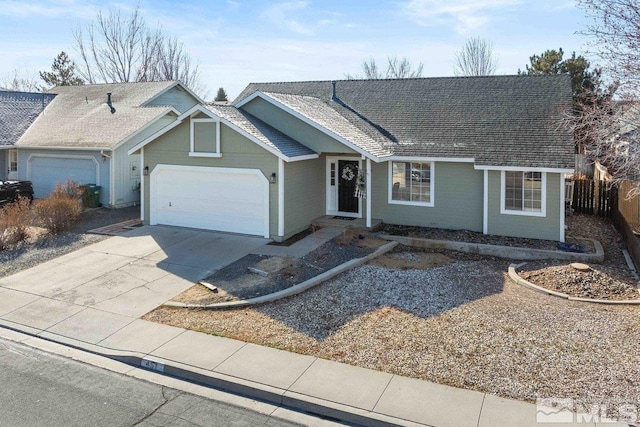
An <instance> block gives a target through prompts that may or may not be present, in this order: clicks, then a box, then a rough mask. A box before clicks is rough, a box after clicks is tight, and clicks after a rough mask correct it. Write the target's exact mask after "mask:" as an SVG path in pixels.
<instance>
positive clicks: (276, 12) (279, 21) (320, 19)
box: [261, 0, 335, 36]
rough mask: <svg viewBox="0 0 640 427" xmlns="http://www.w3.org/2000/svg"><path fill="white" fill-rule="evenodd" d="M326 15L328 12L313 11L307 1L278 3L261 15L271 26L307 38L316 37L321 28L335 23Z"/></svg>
mask: <svg viewBox="0 0 640 427" xmlns="http://www.w3.org/2000/svg"><path fill="white" fill-rule="evenodd" d="M326 15H327V12H322V11H314V10H311V9H310V8H309V2H308V1H306V0H296V1H287V2H282V3H276V4H274V5H271V6H269V7H268V8H267V9H265V10H264V12H262V14H261V16H262V18H263V19H264V20H266V21H267V22H269V23H270V24H272V25H275V26H281V27H284V28H286V29H288V30H289V31H291V32H294V33H296V34H302V35H305V36H311V35H314V34H315V33H316V32H317V31H318V29H319V28H321V27H324V26H327V25H330V24H333V23H334V22H335V20H334V19H327V18H326ZM329 15H334V14H329ZM332 18H333V17H332Z"/></svg>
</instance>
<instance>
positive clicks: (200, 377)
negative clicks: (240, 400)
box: [0, 319, 425, 427]
mask: <svg viewBox="0 0 640 427" xmlns="http://www.w3.org/2000/svg"><path fill="white" fill-rule="evenodd" d="M18 326H22V325H18V324H13V322H7V321H3V320H1V319H0V337H2V338H4V339H7V340H10V341H14V342H18V343H21V344H24V345H28V346H30V347H33V348H37V349H39V350H42V351H47V352H52V353H54V354H58V355H60V356H63V357H69V358H71V359H73V360H76V361H80V362H83V363H88V364H91V365H94V366H98V367H100V368H103V369H107V370H110V371H114V372H118V373H120V374H124V375H128V376H132V377H139V375H135V372H133V371H135V370H137V369H141V370H143V371H147V372H153V373H156V374H160V375H163V376H166V377H169V378H176V379H179V380H186V381H188V382H189V383H192V384H196V385H201V386H205V387H208V388H212V389H215V390H219V391H222V392H226V393H232V394H233V395H237V396H240V397H246V398H250V399H254V400H257V401H262V402H264V403H267V404H271V405H277V406H279V407H282V408H285V409H291V410H295V411H299V412H301V413H308V414H311V415H315V416H320V417H325V418H332V419H335V420H339V421H342V422H347V423H351V424H356V425H363V426H365V425H366V426H373V427H390V426H398V425H402V426H412V427H413V426H415V427H423V426H425V424H420V423H416V422H412V421H408V420H405V419H401V418H395V417H391V416H388V415H384V414H379V413H376V412H373V411H368V410H365V409H360V408H356V407H353V406H348V405H344V404H341V403H337V402H332V401H328V400H324V399H320V398H317V397H313V396H307V395H304V394H300V393H295V392H292V391H289V390H286V389H282V388H278V387H273V386H269V385H266V384H261V383H257V382H254V381H250V380H245V379H242V378H237V377H233V376H230V375H225V374H222V373H219V372H214V371H210V370H205V369H202V368H198V367H195V366H191V365H186V364H183V363H180V362H176V361H173V360H168V359H162V358H159V357H155V356H153V357H149V356H147V355H145V354H143V353H139V352H129V351H122V350H115V349H108V348H105V347H101V346H98V345H95V344H90V343H85V342H82V341H78V340H75V339H72V338H67V337H64V336H60V335H56V334H53V333H47V332H44V335H40V334H34V333H33V332H24V331H22V330H21V329H20V327H18ZM27 329H30V328H28V327H27ZM55 346H63V347H64V350H63V351H60V350H57V349H55V348H54V347H55ZM77 352H81V353H83V354H85V355H87V356H89V357H84V356H78V354H77ZM93 356H95V357H101V358H106V359H107V360H109V361H111V363H105V361H104V360H103V361H99V362H98V361H95V360H92V361H89V360H87V358H88V359H91V358H92V357H93ZM114 362H119V363H121V364H124V365H126V366H127V367H128V369H122V367H121V366H120V367H118V366H115V365H114V364H113V363H114Z"/></svg>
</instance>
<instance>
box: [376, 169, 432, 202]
mask: <svg viewBox="0 0 640 427" xmlns="http://www.w3.org/2000/svg"><path fill="white" fill-rule="evenodd" d="M388 163H389V167H388V171H389V172H388V175H389V178H388V181H389V188H388V203H389V204H390V205H407V206H422V207H427V208H432V207H434V205H435V203H434V200H435V188H436V187H435V171H436V168H435V166H436V163H435V162H434V161H430V162H427V161H424V160H417V159H415V160H414V159H412V158H406V159H397V160H389V162H388ZM394 163H422V164H428V165H429V174H430V179H429V197H430V200H429V201H428V202H412V201H410V200H394V199H393V164H394Z"/></svg>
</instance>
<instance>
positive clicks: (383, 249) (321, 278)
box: [162, 242, 399, 310]
mask: <svg viewBox="0 0 640 427" xmlns="http://www.w3.org/2000/svg"><path fill="white" fill-rule="evenodd" d="M398 244H399V243H398V242H391V243H386V244H384V245H382V246H380V247H379V248H378V249H377V250H376V251H375V252H373V253H371V254H369V255H367V256H365V257H362V258H356V259H352V260H350V261H347V262H345V263H344V264H340V265H339V266H337V267H334V268H332V269H331V270H327V271H325V272H324V273H322V274H319V275H317V276H316V277H312V278H311V279H309V280H305V281H304V282H302V283H299V284H297V285H295V286H291V287H290V288H287V289H283V290H281V291H278V292H274V293H272V294H268V295H263V296H261V297H256V298H251V299H247V300H238V301H229V302H219V303H216V304H207V305H203V304H188V303H184V302H176V301H168V302H166V303H164V304H162V306H163V307H179V308H204V309H208V310H217V309H228V308H238V307H246V306H250V305H257V304H264V303H267V302H273V301H277V300H279V299H282V298H286V297H290V296H292V295H297V294H299V293H301V292H304V291H306V290H307V289H311V288H313V287H314V286H317V285H319V284H321V283H323V282H326V281H327V280H329V279H332V278H334V277H335V276H337V275H339V274H342V273H344V272H345V271H347V270H351V269H352V268H355V267H358V266H359V265H362V264H364V263H366V262H368V261H371V260H372V259H374V258H377V257H379V256H381V255H384V254H385V253H387V252H389V251H390V250H392V249H393V248H395V247H396V246H397V245H398Z"/></svg>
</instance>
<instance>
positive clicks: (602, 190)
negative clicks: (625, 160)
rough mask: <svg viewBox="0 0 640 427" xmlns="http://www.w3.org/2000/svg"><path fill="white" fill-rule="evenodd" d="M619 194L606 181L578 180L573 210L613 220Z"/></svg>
mask: <svg viewBox="0 0 640 427" xmlns="http://www.w3.org/2000/svg"><path fill="white" fill-rule="evenodd" d="M617 196H618V192H617V191H616V188H615V187H614V186H610V185H608V183H607V182H606V181H594V180H592V179H578V180H576V181H575V182H574V187H573V210H574V212H578V213H585V214H590V215H599V216H602V217H606V218H611V215H612V212H613V207H614V205H616V202H617V198H618V197H617Z"/></svg>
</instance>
